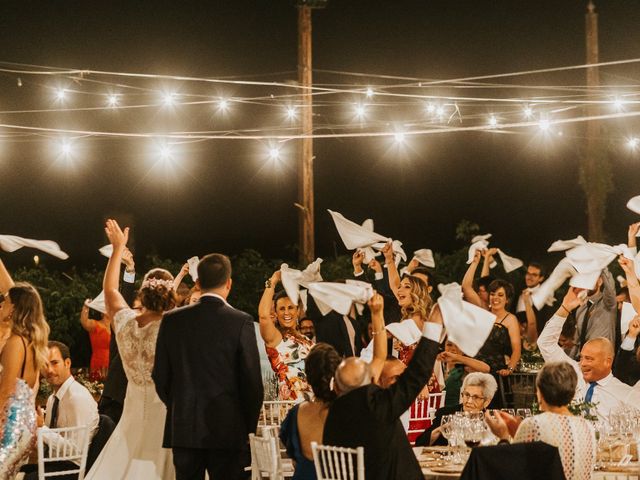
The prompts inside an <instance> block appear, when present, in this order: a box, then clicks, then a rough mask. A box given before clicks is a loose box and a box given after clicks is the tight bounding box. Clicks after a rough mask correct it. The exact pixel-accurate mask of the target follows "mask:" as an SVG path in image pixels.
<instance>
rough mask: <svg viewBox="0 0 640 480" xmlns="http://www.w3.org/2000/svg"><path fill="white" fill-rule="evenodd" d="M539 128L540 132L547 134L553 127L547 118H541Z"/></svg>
mask: <svg viewBox="0 0 640 480" xmlns="http://www.w3.org/2000/svg"><path fill="white" fill-rule="evenodd" d="M538 127H540V130H542V131H543V132H546V131H548V130H549V127H551V122H550V121H549V119H547V118H541V119H540V122H539V123H538Z"/></svg>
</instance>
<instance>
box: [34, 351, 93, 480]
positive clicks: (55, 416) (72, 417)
mask: <svg viewBox="0 0 640 480" xmlns="http://www.w3.org/2000/svg"><path fill="white" fill-rule="evenodd" d="M46 379H47V382H48V383H49V385H51V387H52V388H53V394H52V395H51V396H50V397H49V399H48V400H47V412H46V416H45V417H44V418H43V417H42V415H41V412H40V411H39V415H38V427H41V428H42V431H43V438H44V443H45V445H47V446H48V447H49V448H54V447H55V446H57V445H61V444H64V443H66V442H67V441H68V440H66V439H64V438H62V437H61V436H60V435H59V434H57V433H55V432H52V431H51V430H50V429H52V428H62V427H78V426H81V425H89V430H90V437H91V438H93V434H94V433H95V431H96V429H97V427H98V421H99V419H100V417H99V415H98V404H97V403H96V401H95V400H94V399H93V397H92V396H91V393H89V390H87V389H86V387H84V386H83V385H82V384H80V383H78V382H77V381H76V380H75V379H74V378H73V375H71V354H70V352H69V347H67V346H66V345H65V344H64V343H61V342H56V341H50V342H49V362H48V364H47V367H46ZM34 467H35V468H34ZM72 468H77V464H75V463H72V462H70V461H59V462H51V463H47V466H46V470H47V472H58V471H62V470H68V469H72ZM35 470H37V466H36V465H26V466H25V467H24V469H23V471H25V472H29V473H28V474H27V475H26V477H25V479H26V480H35V479H37V478H38V473H37V471H35ZM65 478H67V477H65ZM69 478H71V477H69ZM73 478H77V475H75V476H74V477H73Z"/></svg>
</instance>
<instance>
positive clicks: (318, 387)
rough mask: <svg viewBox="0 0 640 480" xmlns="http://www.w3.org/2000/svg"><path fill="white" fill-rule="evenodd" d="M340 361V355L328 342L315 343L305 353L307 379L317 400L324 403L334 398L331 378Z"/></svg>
mask: <svg viewBox="0 0 640 480" xmlns="http://www.w3.org/2000/svg"><path fill="white" fill-rule="evenodd" d="M341 361H342V357H340V355H339V354H338V352H337V351H336V349H335V348H333V347H332V346H331V345H329V344H328V343H317V344H316V345H315V346H314V347H313V348H312V349H311V351H310V352H309V355H307V358H306V359H305V362H304V365H305V367H304V368H305V372H306V374H307V381H308V382H309V385H311V389H312V390H313V394H314V395H315V398H317V399H318V400H321V401H323V402H325V403H331V402H332V401H333V400H335V398H336V392H334V391H333V390H331V379H332V378H333V376H334V375H335V373H336V369H337V368H338V365H340V362H341Z"/></svg>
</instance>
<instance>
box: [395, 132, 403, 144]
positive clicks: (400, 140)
mask: <svg viewBox="0 0 640 480" xmlns="http://www.w3.org/2000/svg"><path fill="white" fill-rule="evenodd" d="M393 140H394V141H395V142H396V143H398V144H402V143H404V141H405V134H404V132H396V133H394V134H393Z"/></svg>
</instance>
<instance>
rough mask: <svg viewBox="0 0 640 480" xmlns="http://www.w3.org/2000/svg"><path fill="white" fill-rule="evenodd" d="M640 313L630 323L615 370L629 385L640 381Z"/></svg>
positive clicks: (619, 351) (617, 356)
mask: <svg viewBox="0 0 640 480" xmlns="http://www.w3.org/2000/svg"><path fill="white" fill-rule="evenodd" d="M638 334H640V315H636V317H635V318H634V319H633V320H632V321H631V323H630V324H629V331H628V332H627V335H626V336H625V337H624V340H623V341H622V343H621V344H620V348H619V349H618V353H617V355H616V360H615V362H614V364H613V372H614V374H615V376H616V378H619V379H620V380H622V381H623V382H624V383H626V384H627V385H634V384H636V383H637V382H638V381H640V348H638V346H640V338H639V335H638Z"/></svg>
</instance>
